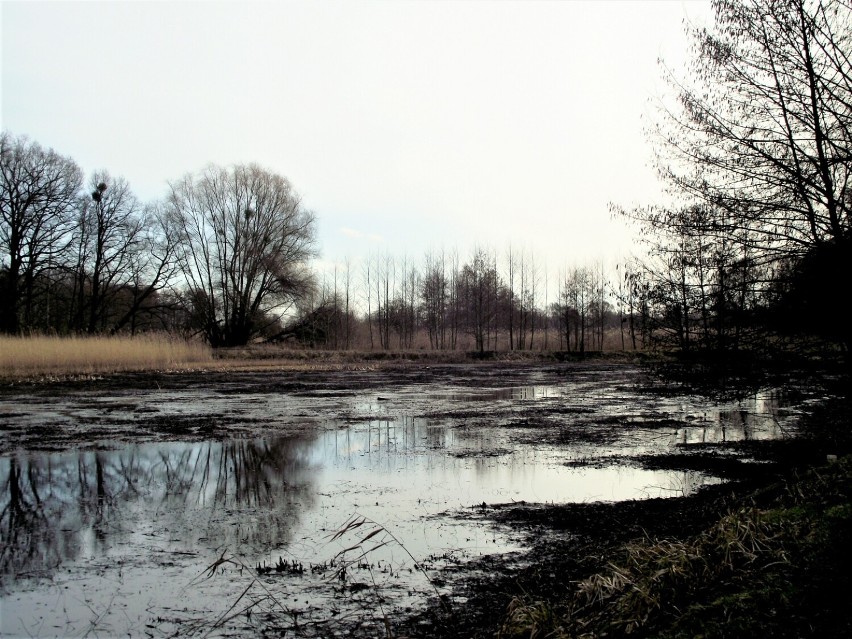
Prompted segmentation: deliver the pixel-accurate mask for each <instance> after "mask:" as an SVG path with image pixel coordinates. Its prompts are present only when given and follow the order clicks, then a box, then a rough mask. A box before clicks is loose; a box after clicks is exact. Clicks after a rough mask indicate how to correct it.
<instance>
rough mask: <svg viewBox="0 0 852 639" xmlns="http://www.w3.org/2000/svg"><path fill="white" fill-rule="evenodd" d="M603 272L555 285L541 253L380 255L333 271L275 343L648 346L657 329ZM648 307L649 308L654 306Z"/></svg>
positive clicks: (566, 275) (576, 271) (569, 274)
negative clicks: (629, 304) (418, 258)
mask: <svg viewBox="0 0 852 639" xmlns="http://www.w3.org/2000/svg"><path fill="white" fill-rule="evenodd" d="M619 293H620V291H619V287H618V286H614V285H613V281H612V279H611V278H610V277H609V276H608V273H607V271H606V269H605V268H604V266H603V265H602V264H598V265H596V266H585V267H579V266H575V267H570V268H565V269H564V270H563V271H562V272H560V273H558V274H556V276H555V277H554V278H549V277H548V275H547V272H546V269H545V268H544V267H543V266H542V265H539V264H538V263H536V261H535V256H534V254H532V253H530V252H527V251H517V250H515V249H513V248H511V247H510V248H508V249H507V250H506V251H505V252H503V253H502V254H498V253H497V252H496V251H495V250H490V249H485V248H482V247H480V248H476V249H474V250H473V252H472V253H471V255H469V256H467V259H466V260H465V261H462V259H461V257H460V255H459V253H458V251H455V250H454V251H448V250H441V251H435V252H430V253H428V254H427V255H425V256H424V258H423V259H422V260H421V261H420V262H419V263H417V262H414V261H411V260H408V259H405V258H393V257H392V256H391V255H389V254H384V255H382V254H375V255H373V256H372V257H370V258H368V259H365V260H363V261H361V262H359V263H357V264H353V263H352V261H350V260H347V261H345V262H344V263H342V264H338V265H337V266H336V267H335V268H334V270H333V271H331V272H326V273H324V274H323V276H322V277H321V279H320V282H319V285H318V286H317V288H316V289H315V291H314V293H313V294H312V295H310V296H308V297H307V298H306V299H305V300H304V304H302V305H300V308H299V309H298V313H297V315H296V316H295V317H294V319H292V320H291V321H290V322H288V323H287V324H286V326H285V328H284V330H282V331H281V332H280V333H278V334H276V335H271V336H270V338H271V339H274V340H292V341H293V342H294V343H299V344H303V345H307V346H311V347H316V348H323V349H334V350H337V349H344V350H345V349H353V348H354V349H382V350H397V349H403V350H407V349H423V348H428V349H432V350H465V351H479V352H485V351H524V350H560V351H576V352H580V353H582V352H586V351H601V350H624V349H630V350H633V349H636V348H642V347H643V346H647V344H648V342H649V339H650V332H649V327H650V322H649V321H648V320H647V318H645V319H644V320H643V319H642V318H641V317H640V316H639V314H638V311H637V310H636V309H634V310H633V311H631V310H630V309H629V308H628V307H627V306H626V305H625V303H626V302H627V301H629V299H628V297H626V296H622V295H619ZM646 308H647V307H646Z"/></svg>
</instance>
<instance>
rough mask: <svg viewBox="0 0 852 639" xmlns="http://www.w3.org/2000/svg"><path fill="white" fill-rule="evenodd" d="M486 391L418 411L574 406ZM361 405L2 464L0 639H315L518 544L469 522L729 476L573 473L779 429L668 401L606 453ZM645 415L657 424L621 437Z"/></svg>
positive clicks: (528, 393) (435, 587)
mask: <svg viewBox="0 0 852 639" xmlns="http://www.w3.org/2000/svg"><path fill="white" fill-rule="evenodd" d="M491 393H492V395H494V396H490V395H488V393H476V392H470V393H466V394H462V395H452V394H449V393H448V394H444V395H440V394H439V395H430V396H428V397H425V398H422V399H423V400H424V401H425V402H427V403H432V404H434V403H435V402H444V403H452V402H455V404H456V405H470V404H471V403H477V402H479V403H480V404H479V406H481V405H482V404H481V403H482V402H485V401H490V402H492V403H493V402H495V401H504V402H509V403H513V405H514V406H520V407H521V408H522V409H524V410H527V409H529V408H531V407H534V406H536V405H538V404H540V403H542V402H553V401H556V402H559V401H563V399H564V394H565V393H566V389H565V388H564V387H525V388H516V389H502V390H497V391H491ZM498 395H499V396H498ZM352 406H353V407H354V410H356V411H360V412H361V413H362V416H361V417H363V416H364V415H368V416H369V415H370V414H372V416H373V417H374V418H370V419H364V418H359V419H358V420H355V421H354V422H352V423H342V422H340V421H339V420H334V419H332V420H327V421H326V422H323V423H321V424H319V426H317V425H316V424H313V425H312V426H311V428H309V429H305V430H304V431H303V432H301V433H300V434H297V435H292V434H291V435H287V436H280V435H279V436H276V435H267V436H264V437H257V438H245V439H231V440H226V441H200V442H155V443H139V444H126V443H125V444H115V445H112V446H103V447H102V449H100V450H81V451H68V452H56V453H44V452H34V451H27V450H21V451H19V452H17V453H15V454H12V455H8V456H6V457H2V458H0V489H2V496H0V508H2V516H0V535H2V550H0V633H2V634H3V635H4V636H22V637H25V636H85V635H86V634H92V635H98V636H118V635H123V636H128V635H130V636H144V635H151V636H167V635H170V634H179V635H181V636H192V635H198V636H205V635H208V634H210V633H212V634H213V635H216V634H217V633H223V634H228V633H236V634H240V633H244V632H259V630H258V628H259V627H260V626H258V624H260V625H261V626H262V625H263V624H268V623H269V622H268V619H269V618H271V617H270V616H272V615H274V616H275V618H277V619H280V623H281V624H284V625H287V627H289V628H290V629H291V630H293V629H294V628H299V629H302V631H304V632H305V634H306V635H308V636H310V635H311V634H312V633H320V634H322V633H323V632H325V631H331V630H333V629H334V628H336V627H337V626H338V625H339V624H341V623H343V622H342V621H340V620H342V619H343V620H350V621H351V620H352V619H354V618H358V617H359V616H363V617H365V618H366V617H370V618H374V617H377V616H382V615H384V614H389V615H391V614H395V613H398V612H400V611H402V612H404V611H405V610H406V609H411V608H415V607H417V606H418V605H420V604H422V602H423V600H424V599H423V598H424V597H425V596H426V595H427V594H430V593H433V592H436V591H438V592H449V590H448V589H447V587H446V584H445V583H444V581H443V579H442V578H441V577H440V574H439V569H441V568H445V567H447V566H453V565H456V564H458V563H459V562H465V561H468V560H470V559H471V558H475V557H479V556H481V555H484V554H493V553H506V552H513V551H516V550H520V549H521V546H520V545H519V541H518V540H517V539H515V538H513V536H512V533H511V532H510V531H509V530H507V529H502V528H498V527H495V526H494V525H491V524H488V523H486V522H484V521H483V520H477V519H476V518H475V517H474V518H464V519H462V518H459V517H457V516H455V515H457V514H458V513H459V512H468V513H477V512H480V511H481V510H483V509H485V508H487V505H488V504H495V503H509V502H513V501H527V502H551V503H567V502H586V501H598V500H605V501H615V500H625V499H642V498H647V497H658V496H663V497H667V496H675V495H685V494H690V493H692V492H693V491H694V490H696V489H697V488H698V487H700V486H701V485H703V484H706V483H710V482H717V481H719V480H718V479H717V478H714V477H712V476H708V475H703V474H701V473H697V472H684V471H653V470H645V469H642V468H641V467H632V466H630V465H619V464H603V465H596V464H581V465H576V464H569V463H567V462H570V461H575V460H577V459H594V457H595V456H601V458H604V457H607V458H609V459H611V457H612V455H613V454H614V453H616V454H617V453H619V451H621V452H622V453H624V451H626V450H627V449H628V448H629V449H630V450H631V451H638V452H647V451H649V450H671V449H672V448H673V447H676V446H678V445H684V444H689V443H692V442H712V441H729V440H732V439H743V438H746V439H747V438H776V437H781V436H784V434H785V433H784V432H783V428H782V426H781V422H780V421H779V419H778V414H777V409H778V402H777V398H776V397H774V396H773V395H764V396H757V397H755V398H753V399H752V400H749V402H747V403H746V404H742V403H740V404H738V405H737V406H735V407H730V406H728V407H725V406H722V407H718V406H710V405H697V404H693V403H690V404H689V405H665V406H664V407H663V408H661V407H660V406H658V407H657V410H659V411H661V414H662V413H664V414H665V416H666V418H667V419H668V418H671V416H672V415H673V414H677V415H678V419H677V421H676V422H675V424H674V426H672V427H670V428H665V429H662V430H660V429H656V430H654V431H653V432H651V431H648V430H643V429H642V428H641V427H640V428H626V427H625V428H622V427H621V426H620V427H619V428H618V429H617V430H618V433H619V435H618V436H616V437H614V438H612V437H611V438H610V439H608V440H607V441H608V442H609V443H608V446H604V447H602V446H599V445H592V444H589V443H587V444H585V445H578V446H573V447H570V446H569V447H566V446H554V445H553V444H552V443H546V442H544V441H543V442H542V443H540V444H539V443H536V439H535V437H532V438H531V437H529V436H528V437H526V438H525V439H523V442H524V443H523V445H520V444H519V443H518V441H519V439H518V438H517V436H516V435H517V433H516V432H515V431H513V429H512V428H506V427H500V426H499V425H493V424H492V425H489V426H487V427H480V428H471V427H470V426H469V424H466V423H465V421H464V420H458V419H437V418H428V417H417V416H409V415H397V416H395V417H391V416H389V415H387V413H391V412H393V408H392V406H393V405H392V404H391V408H390V409H388V404H387V403H386V402H385V401H384V399H382V401H377V400H371V401H365V400H364V398H357V397H355V398H352ZM615 410H620V409H619V408H618V407H617V406H616V408H615ZM423 412H425V411H423ZM578 414H580V415H582V413H578ZM647 419H648V414H647V410H646V412H645V413H643V414H640V415H633V416H632V417H631V416H625V418H624V425H629V424H630V423H634V425H635V423H636V422H637V421H639V422H642V420H647ZM624 425H622V426H624ZM592 426H593V424H592ZM347 522H348V523H349V524H353V523H357V524H359V525H358V526H350V527H348V528H347ZM377 611H378V612H377ZM264 612H265V613H266V615H267V618H266V620H262V619H261V613H264ZM285 621H286V624H285ZM300 624H301V625H300ZM306 624H307V625H306ZM282 627H283V625H282ZM308 628H310V629H311V630H307V629H308Z"/></svg>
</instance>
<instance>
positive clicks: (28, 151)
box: [0, 132, 83, 333]
mask: <svg viewBox="0 0 852 639" xmlns="http://www.w3.org/2000/svg"><path fill="white" fill-rule="evenodd" d="M82 181H83V176H82V172H81V171H80V168H79V167H78V166H77V164H76V163H75V162H74V161H73V160H71V159H70V158H67V157H63V156H61V155H59V154H57V153H56V152H55V151H53V150H52V149H43V148H42V147H41V146H40V145H39V144H37V143H36V142H31V141H29V140H28V139H27V138H26V137H24V136H20V137H13V136H12V135H11V134H9V133H8V132H4V133H3V134H2V136H0V250H2V254H3V258H2V267H3V272H2V291H3V304H2V305H0V330H2V331H4V332H7V333H17V332H19V331H20V330H21V328H25V327H28V326H29V325H30V324H31V323H32V321H33V320H32V317H31V312H30V309H31V308H32V304H33V297H34V284H35V281H36V278H37V277H38V275H39V273H40V272H41V271H42V270H44V269H47V268H50V267H51V266H52V265H53V262H54V260H55V259H56V258H57V256H58V255H59V254H60V253H61V252H62V251H63V250H64V248H65V246H66V245H67V242H68V235H69V231H70V229H71V226H72V223H73V219H74V216H73V212H74V210H75V208H76V206H77V198H78V196H79V192H80V187H81V185H82Z"/></svg>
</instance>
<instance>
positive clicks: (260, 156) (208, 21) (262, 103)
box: [0, 0, 709, 269]
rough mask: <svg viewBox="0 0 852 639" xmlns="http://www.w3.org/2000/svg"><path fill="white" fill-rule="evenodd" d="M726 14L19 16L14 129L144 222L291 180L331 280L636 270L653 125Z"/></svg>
mask: <svg viewBox="0 0 852 639" xmlns="http://www.w3.org/2000/svg"><path fill="white" fill-rule="evenodd" d="M708 15H709V11H708V6H707V3H705V2H699V1H697V0H696V1H691V2H681V1H679V0H667V1H654V2H651V1H647V0H628V1H615V0H611V1H603V0H600V1H597V2H586V1H574V2H541V3H534V2H517V3H515V2H492V1H486V0H482V1H478V2H450V1H442V2H390V1H383V2H372V1H359V0H352V1H347V2H307V1H298V2H265V3H260V2H221V3H213V2H185V3H176V2H118V1H114V2H83V3H78V2H5V1H4V2H2V112H0V119H2V127H3V129H5V130H8V131H10V132H11V133H13V134H15V135H18V134H26V135H28V136H30V137H31V138H33V139H35V140H36V141H38V142H39V143H41V144H42V145H43V146H47V147H52V148H54V149H55V150H57V151H58V152H60V153H62V154H64V155H69V156H71V157H72V158H74V159H75V160H76V161H77V162H78V163H79V164H80V166H81V167H82V168H83V170H84V171H85V172H86V173H87V175H88V174H91V173H92V172H93V171H95V170H99V169H106V170H108V171H110V173H112V174H113V175H121V176H123V177H125V178H126V179H127V180H128V181H129V182H130V185H131V187H132V188H133V190H134V191H135V193H136V194H137V196H138V197H139V198H140V199H142V200H143V201H148V200H154V199H157V198H160V197H162V196H164V195H165V193H166V191H167V188H168V182H169V181H170V180H176V179H178V178H180V177H181V176H182V175H184V174H186V173H188V172H196V171H198V170H200V169H202V168H203V167H204V166H205V165H207V164H208V163H211V162H212V163H217V164H222V165H231V164H235V163H248V162H256V163H259V164H260V165H262V166H264V167H265V168H268V169H271V170H273V171H275V172H277V173H280V174H282V175H285V176H286V177H287V178H288V179H289V180H290V181H291V182H292V184H293V186H294V187H295V189H296V190H297V191H298V192H299V193H300V194H301V195H302V197H303V202H304V204H305V205H306V206H307V207H308V208H310V209H312V210H313V211H314V212H315V213H316V215H317V218H318V231H319V234H318V236H319V237H318V239H319V245H320V249H321V251H322V254H323V258H324V259H326V260H342V259H343V258H345V257H347V256H348V257H350V258H353V259H357V258H358V257H359V256H361V255H364V254H369V253H374V252H376V251H380V252H382V253H384V252H385V251H388V252H390V253H391V254H392V255H397V256H402V255H403V254H406V255H408V257H409V258H413V259H420V258H421V257H422V256H423V255H424V253H425V252H426V251H427V250H429V249H430V248H433V249H434V248H440V247H444V248H447V249H452V248H453V247H456V248H458V249H459V250H460V251H461V253H462V257H463V259H464V258H465V257H466V256H467V255H468V252H469V250H470V248H471V247H472V246H474V245H475V244H480V245H483V246H486V247H489V248H492V249H495V250H497V251H498V252H499V253H500V254H501V255H502V254H504V253H505V250H506V249H507V247H508V246H509V244H510V243H511V244H512V245H513V246H514V247H515V248H516V250H520V249H525V250H530V251H535V252H536V254H537V255H538V256H540V258H544V259H545V260H546V261H547V264H548V268H550V269H558V268H562V267H564V266H565V265H574V264H583V263H588V262H592V261H595V260H598V259H601V260H604V261H612V260H614V259H616V258H618V257H620V256H622V255H624V254H626V253H627V252H628V251H629V250H630V248H629V247H630V238H629V237H628V234H627V233H626V232H625V231H624V230H623V227H622V225H621V223H620V222H617V221H613V220H612V219H611V216H610V212H609V209H608V203H609V202H616V203H619V204H622V205H625V206H630V205H631V204H639V203H648V202H653V201H655V200H659V198H660V196H659V192H660V185H659V184H658V182H657V181H656V177H655V175H654V172H653V170H652V169H651V168H650V166H649V164H650V160H651V150H650V148H649V146H648V143H647V140H646V137H645V136H644V134H643V119H644V118H647V117H648V116H649V115H650V114H651V113H652V112H653V100H654V99H655V97H657V96H659V95H661V94H663V93H664V92H665V88H666V87H665V84H664V82H663V81H662V78H661V72H660V67H659V66H658V63H657V60H658V58H660V57H662V58H664V59H665V60H666V61H667V62H668V63H669V64H671V65H672V66H677V65H680V64H682V63H683V61H684V60H685V59H686V44H687V43H686V39H685V37H684V34H683V29H684V25H683V23H684V19H689V20H691V21H692V22H697V23H699V24H703V23H704V22H706V20H707V16H708Z"/></svg>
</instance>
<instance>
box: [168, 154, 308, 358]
mask: <svg viewBox="0 0 852 639" xmlns="http://www.w3.org/2000/svg"><path fill="white" fill-rule="evenodd" d="M170 186H171V195H170V198H169V204H170V207H171V212H172V215H173V216H174V221H175V225H176V228H177V229H178V232H179V237H180V239H181V252H180V256H179V257H180V264H181V268H182V271H183V274H184V277H185V278H186V281H187V285H188V286H189V288H190V289H191V291H192V293H193V296H194V299H195V300H196V304H198V305H199V306H200V308H199V311H200V314H201V316H202V317H203V326H202V330H203V332H204V335H205V336H206V338H207V339H208V340H209V341H210V343H211V344H213V345H214V346H232V345H240V344H245V343H246V342H248V341H249V340H250V339H251V338H252V337H254V336H255V335H256V334H258V332H259V331H261V330H262V329H263V327H264V324H265V323H266V322H268V321H270V320H269V318H275V319H276V320H277V319H279V318H280V317H281V316H282V314H283V313H284V311H285V310H286V308H287V307H288V306H289V305H290V304H291V303H292V302H293V301H294V299H296V298H298V297H299V296H300V295H302V294H303V293H304V292H305V291H306V290H307V289H308V287H309V285H310V281H311V277H310V272H309V269H308V260H309V259H310V258H311V257H312V256H313V255H314V237H315V221H314V216H313V214H312V213H311V212H309V211H307V210H305V209H304V208H303V207H302V204H301V200H300V198H299V196H298V195H297V194H296V193H295V192H294V191H293V189H292V187H291V185H290V182H289V181H288V180H287V179H286V178H284V177H282V176H280V175H277V174H275V173H272V172H270V171H267V170H265V169H262V168H260V167H259V166H257V165H254V164H250V165H238V166H234V167H232V168H223V167H218V166H210V167H208V168H207V169H206V170H204V171H203V172H201V173H199V174H198V175H187V176H185V177H184V178H183V179H182V180H179V181H177V182H175V183H172V184H171V185H170Z"/></svg>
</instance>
